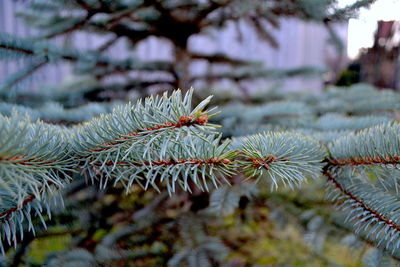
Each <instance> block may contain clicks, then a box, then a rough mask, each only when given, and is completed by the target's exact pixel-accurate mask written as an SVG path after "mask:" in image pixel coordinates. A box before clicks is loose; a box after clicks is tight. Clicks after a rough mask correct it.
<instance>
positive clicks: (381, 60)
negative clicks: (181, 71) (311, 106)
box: [0, 0, 400, 92]
mask: <svg viewBox="0 0 400 267" xmlns="http://www.w3.org/2000/svg"><path fill="white" fill-rule="evenodd" d="M26 2H28V1H13V0H4V1H1V2H0V31H2V32H6V33H12V34H16V35H18V36H21V37H31V36H34V35H35V34H37V33H38V30H37V29H33V28H32V27H30V26H29V25H27V24H25V23H24V22H23V18H24V15H23V14H22V16H16V14H19V13H21V11H22V10H23V8H24V5H26V4H27V3H26ZM354 2H356V1H352V0H340V1H338V6H339V7H346V6H348V5H350V4H352V3H354ZM399 10H400V3H399V1H396V0H378V1H376V2H375V3H373V4H372V5H371V6H370V7H369V8H366V7H363V8H361V10H360V11H359V14H358V15H357V17H354V18H351V19H349V20H346V21H340V22H335V23H332V25H331V26H330V27H331V28H332V31H334V34H335V35H334V36H332V35H331V34H330V32H329V30H328V29H327V28H326V27H325V26H324V25H323V24H321V23H320V22H312V21H311V22H310V21H304V20H303V19H300V18H287V17H281V18H279V27H274V26H271V25H265V27H266V28H267V30H268V33H269V34H270V35H271V37H270V41H271V43H270V44H266V43H265V42H264V41H263V40H262V38H261V39H260V36H259V34H258V33H257V32H256V31H255V30H254V28H252V27H251V26H249V25H248V24H246V23H245V22H241V23H239V25H235V24H233V23H229V24H228V25H226V27H224V29H222V31H221V30H215V31H211V32H208V33H207V34H199V35H196V36H192V37H191V38H190V40H189V47H190V50H191V51H195V52H199V53H207V54H213V53H225V54H226V55H229V56H230V57H233V58H237V59H245V60H254V61H258V62H261V63H262V64H263V65H264V66H265V67H266V68H269V69H294V68H302V67H315V68H319V69H321V70H323V73H322V74H321V75H319V76H315V75H314V76H313V77H304V76H303V77H302V76H301V75H298V76H295V77H288V78H286V79H284V80H282V81H281V83H280V84H279V87H280V88H281V89H283V90H286V91H293V90H295V91H296V90H300V89H307V90H311V91H314V92H320V91H321V90H322V89H323V88H324V85H325V84H338V85H349V84H352V83H355V82H368V83H372V84H374V85H376V86H378V87H382V88H391V89H395V90H396V89H398V88H399V87H400V85H399V84H400V81H399V79H398V78H397V77H398V73H399V72H400V70H399V68H400V63H399V52H398V51H399V40H400V35H399V31H400V29H399V23H398V21H397V20H399V19H400V15H399V12H398V11H399ZM20 15H21V14H20ZM25 15H26V14H25ZM110 36H111V37H112V34H108V35H107V34H102V35H100V36H99V34H97V33H88V32H83V31H82V32H80V31H79V30H78V31H74V32H71V33H70V34H68V35H64V36H56V37H55V38H53V39H52V41H53V42H55V43H56V44H58V45H60V46H64V47H77V48H79V49H82V50H90V49H95V48H96V47H98V46H100V45H101V44H103V43H104V42H105V41H107V40H108V38H110ZM335 38H336V39H335ZM339 42H340V43H339ZM126 53H129V54H130V55H133V56H135V57H138V58H139V59H141V60H145V61H154V60H166V61H173V59H174V53H173V47H172V45H171V43H170V42H169V41H168V40H163V39H162V38H156V37H152V36H149V38H146V39H144V40H142V41H141V42H140V43H138V44H137V46H136V47H135V48H134V49H133V50H132V49H131V48H130V47H129V43H128V42H126V40H124V39H123V38H121V39H120V40H118V41H117V42H116V43H115V44H113V46H112V47H111V48H109V49H108V50H107V54H108V55H110V56H112V57H113V58H123V57H124V55H126ZM23 64H24V63H23V62H21V63H15V62H0V79H3V78H5V77H7V76H8V75H10V74H12V73H14V72H16V71H17V70H18V69H20V67H21V66H22V65H23ZM71 68H73V67H72V65H71V64H68V63H62V64H57V65H51V66H44V67H43V68H42V69H41V70H40V71H39V72H38V73H37V74H36V75H35V77H34V79H30V80H29V81H28V82H29V84H28V86H29V87H30V88H32V90H34V89H35V88H37V86H38V84H42V85H43V84H47V85H52V84H55V83H59V82H68V81H69V80H73V79H74V78H73V74H72V72H71ZM207 68H208V66H207V64H206V63H205V62H196V63H195V64H191V66H190V69H191V70H190V71H191V72H192V73H203V72H205V71H206V70H207ZM274 78H276V77H274ZM113 79H114V80H115V79H117V80H118V78H115V77H114V78H113ZM145 79H146V78H145ZM274 82H276V79H274ZM270 84H274V83H273V82H271V81H268V80H265V79H263V80H262V81H261V82H258V83H257V82H256V81H252V85H251V86H248V87H252V88H254V87H257V86H260V87H262V86H265V85H270ZM194 85H195V84H194ZM255 85H256V86H255ZM218 86H223V87H227V88H228V87H232V86H234V85H232V84H231V83H219V84H218ZM166 89H168V88H166Z"/></svg>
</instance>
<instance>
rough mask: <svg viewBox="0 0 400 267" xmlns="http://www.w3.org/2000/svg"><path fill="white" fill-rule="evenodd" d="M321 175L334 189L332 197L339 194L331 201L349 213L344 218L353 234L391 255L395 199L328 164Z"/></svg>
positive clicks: (396, 226)
mask: <svg viewBox="0 0 400 267" xmlns="http://www.w3.org/2000/svg"><path fill="white" fill-rule="evenodd" d="M333 170H334V171H335V172H336V174H335V175H334V174H333V173H332V172H331V171H333ZM323 174H324V176H325V177H326V178H327V180H328V181H329V182H330V184H332V185H333V187H334V189H335V190H334V191H333V192H332V193H334V192H335V191H336V192H339V193H338V194H336V195H335V196H334V197H333V200H337V201H338V202H339V203H341V208H343V209H345V210H346V209H349V212H348V217H347V218H348V219H350V220H351V221H353V223H354V225H353V227H354V228H355V232H356V234H360V233H361V235H364V233H367V234H366V235H367V237H374V238H372V240H375V241H374V242H375V245H376V246H378V247H383V248H384V249H386V250H388V251H389V252H390V253H391V254H393V255H395V254H396V253H397V250H398V248H399V245H400V217H399V216H398V212H399V210H400V204H399V203H398V201H397V199H396V198H395V197H393V196H392V195H390V194H388V193H387V192H384V191H382V190H381V189H379V188H377V187H376V186H374V185H372V184H370V183H367V182H364V181H361V180H360V179H359V178H356V177H354V176H352V172H351V170H346V169H343V170H341V169H335V167H334V166H331V165H330V164H329V163H328V164H327V165H326V166H325V167H324V168H323ZM341 176H343V178H342V177H341ZM332 193H331V194H332Z"/></svg>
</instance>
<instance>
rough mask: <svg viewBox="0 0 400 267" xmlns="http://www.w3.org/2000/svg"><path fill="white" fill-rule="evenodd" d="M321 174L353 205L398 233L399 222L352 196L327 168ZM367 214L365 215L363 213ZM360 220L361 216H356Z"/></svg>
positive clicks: (399, 231)
mask: <svg viewBox="0 0 400 267" xmlns="http://www.w3.org/2000/svg"><path fill="white" fill-rule="evenodd" d="M323 174H324V175H325V176H326V178H327V179H328V181H329V182H331V183H332V184H333V185H334V186H335V187H336V188H337V189H339V191H340V192H342V194H344V195H345V196H346V197H347V198H348V199H350V200H352V202H353V203H354V205H355V206H357V207H360V208H361V209H362V210H363V211H365V212H367V213H368V214H371V215H372V217H374V218H376V220H377V221H378V223H383V224H385V225H387V226H389V227H390V228H392V229H395V230H396V231H397V232H398V233H399V234H400V224H396V223H395V222H393V220H391V219H389V218H387V217H385V216H384V215H383V214H381V213H379V212H378V211H377V210H375V209H373V208H371V207H370V206H368V205H367V204H365V203H364V202H363V201H362V200H361V199H359V198H357V197H356V196H354V195H353V194H352V193H351V192H350V191H348V190H346V189H344V188H343V186H342V185H341V184H340V183H339V182H338V181H337V180H336V179H335V177H334V176H333V175H332V174H331V173H330V172H329V171H328V168H327V167H325V168H324V171H323ZM364 216H367V215H364ZM358 219H359V220H360V221H361V220H362V218H361V219H360V218H358Z"/></svg>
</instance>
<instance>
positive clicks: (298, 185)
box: [0, 0, 400, 266]
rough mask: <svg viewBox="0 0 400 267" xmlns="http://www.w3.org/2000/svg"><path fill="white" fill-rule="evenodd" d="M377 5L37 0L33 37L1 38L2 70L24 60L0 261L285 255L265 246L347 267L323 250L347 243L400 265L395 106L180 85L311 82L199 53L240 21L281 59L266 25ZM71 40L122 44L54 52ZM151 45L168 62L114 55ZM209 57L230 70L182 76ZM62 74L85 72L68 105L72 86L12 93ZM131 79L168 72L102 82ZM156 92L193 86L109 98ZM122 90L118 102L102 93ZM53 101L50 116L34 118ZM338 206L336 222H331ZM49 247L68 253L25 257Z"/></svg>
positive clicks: (7, 116)
mask: <svg viewBox="0 0 400 267" xmlns="http://www.w3.org/2000/svg"><path fill="white" fill-rule="evenodd" d="M371 2H373V1H365V0H364V1H356V3H355V4H353V5H351V6H348V7H346V8H343V9H338V8H336V6H335V1H330V0H327V1H319V2H318V3H316V2H315V1H305V0H304V1H303V0H301V1H268V2H265V1H257V0H255V1H236V0H221V1H192V0H190V1H172V0H171V1H169V0H168V1H157V0H154V1H123V0H119V1H107V0H99V1H90V0H71V1H65V0H56V1H47V0H37V1H33V2H30V3H29V5H28V8H26V9H25V10H22V11H20V12H19V15H20V16H21V17H23V18H24V20H25V21H27V22H28V23H30V24H31V25H32V26H34V27H37V28H38V29H40V32H39V34H38V35H37V36H34V37H30V38H19V37H15V36H10V35H7V34H4V33H1V34H0V59H2V60H13V59H23V60H26V61H27V64H26V65H25V67H24V68H23V69H22V70H20V71H18V72H17V73H15V74H13V75H11V76H10V77H8V78H7V79H5V80H4V81H2V87H1V90H0V97H1V98H2V100H3V102H1V103H0V113H1V114H2V115H0V137H1V139H0V224H1V227H0V233H1V242H0V245H1V246H0V247H1V250H2V252H3V256H2V258H1V261H2V262H1V265H4V266H18V265H26V266H35V265H44V266H119V265H121V266H132V265H134V266H167V265H169V266H250V265H253V264H257V263H259V262H260V261H261V260H260V261H257V259H255V258H254V257H256V256H254V255H255V254H256V253H257V251H259V249H260V248H262V252H261V254H266V253H268V252H269V251H270V250H271V251H273V250H274V248H273V247H272V246H269V247H266V245H265V243H262V242H263V240H264V239H265V240H268V242H282V240H285V242H286V243H285V247H284V249H282V248H281V247H278V250H279V252H278V253H279V255H282V254H285V253H288V254H289V255H288V256H287V257H284V256H282V257H281V259H279V260H280V261H279V260H277V261H279V265H280V266H284V265H286V266H287V265H296V264H297V262H294V259H293V258H295V257H292V255H291V253H294V252H293V251H294V250H290V249H288V250H287V251H286V250H285V248H286V246H288V247H289V248H292V247H291V246H295V249H298V250H301V249H304V250H305V251H306V253H308V254H309V255H311V256H310V258H308V259H307V260H305V262H310V259H311V260H312V261H313V262H317V263H316V264H319V265H318V266H320V265H326V266H337V265H338V262H339V260H340V259H336V257H333V258H332V257H329V255H328V254H329V253H327V252H326V247H328V245H327V244H331V245H332V244H334V245H332V246H336V245H337V243H340V242H338V239H339V238H342V243H343V244H344V245H343V246H344V247H345V251H347V252H348V251H350V253H354V254H356V253H360V255H361V256H362V257H361V258H362V259H361V258H360V262H359V263H360V264H361V262H362V264H364V265H365V266H394V265H395V264H396V262H397V261H399V259H400V255H399V253H400V233H399V231H400V221H399V220H400V218H399V215H398V214H397V213H398V210H399V209H400V207H399V199H398V198H399V197H398V195H399V190H398V189H399V184H398V181H399V177H400V171H399V170H398V163H399V162H400V151H399V150H400V141H399V140H398V132H399V128H400V125H399V123H398V122H397V121H398V114H399V111H400V107H399V100H400V95H399V94H398V93H396V92H389V91H379V90H377V89H375V88H373V87H370V86H368V85H364V84H360V85H355V86H353V87H350V88H346V89H343V88H334V87H330V88H327V90H326V92H325V93H323V94H319V95H314V94H310V93H305V92H304V93H285V94H283V93H281V92H277V91H267V90H264V92H263V93H262V94H257V93H254V94H250V93H249V95H247V98H246V100H245V101H243V102H242V100H240V99H237V98H232V99H229V97H226V96H225V97H224V99H221V98H218V97H217V98H216V99H214V100H213V99H212V97H211V96H209V97H204V98H203V99H202V100H199V98H200V95H202V94H205V93H204V91H200V90H193V89H187V88H188V86H187V85H188V84H191V83H193V82H194V81H197V80H203V81H204V80H208V79H231V80H233V81H236V82H238V83H240V82H241V81H243V80H247V79H253V78H259V77H264V78H265V76H271V75H272V76H275V77H286V76H291V75H297V74H299V73H302V74H304V73H308V72H310V69H309V68H302V69H294V70H268V69H263V68H262V67H261V66H260V65H259V64H256V63H255V62H248V61H246V60H239V59H234V58H230V57H228V56H226V55H224V54H215V55H204V54H200V53H195V52H193V51H191V50H190V47H189V46H188V40H189V38H190V37H191V36H193V35H195V34H201V33H205V32H206V31H207V30H209V29H219V28H222V27H223V26H224V25H226V24H227V23H228V22H235V23H239V22H240V21H245V22H246V23H248V24H249V25H251V26H252V27H253V28H254V29H255V30H256V31H257V32H258V34H259V36H260V38H261V39H263V40H265V41H267V42H268V43H269V44H270V45H272V46H276V45H277V43H276V41H275V40H274V39H273V37H272V36H271V34H270V33H269V32H268V31H267V30H266V28H265V27H264V26H265V25H264V24H265V23H269V24H270V25H272V26H273V27H276V26H277V25H278V18H279V16H296V17H300V18H303V19H307V20H314V21H317V22H324V23H325V24H326V25H329V23H330V21H335V20H340V19H343V18H347V17H348V16H349V15H351V14H352V13H353V12H354V11H356V9H357V8H358V7H359V6H361V5H367V4H369V3H371ZM78 30H79V31H84V32H90V33H100V34H104V33H112V34H113V38H111V39H109V40H108V41H107V42H106V43H104V44H103V45H102V46H101V47H99V48H98V49H96V50H95V51H78V50H76V49H74V48H65V47H63V48H61V47H58V46H56V45H54V44H53V42H51V39H53V38H55V37H58V36H61V35H65V34H69V33H73V32H76V31H78ZM149 36H156V37H161V38H165V39H167V40H169V41H170V42H171V43H172V45H173V49H174V53H175V60H174V61H173V62H169V61H168V62H164V61H142V60H139V59H138V58H135V57H126V58H124V59H114V58H111V57H109V56H107V53H106V51H107V49H108V48H109V47H110V46H112V45H113V44H115V42H117V41H118V40H119V38H125V39H127V40H128V41H129V43H130V45H131V46H132V48H134V47H135V46H136V45H137V44H138V43H139V42H140V41H142V40H145V39H146V38H148V37H149ZM199 60H203V61H204V60H205V61H207V62H209V64H226V65H228V66H229V68H230V69H229V71H223V72H218V73H214V72H213V73H203V74H200V75H196V76H194V75H192V74H191V73H189V72H188V69H189V65H190V63H192V62H195V61H199ZM64 61H68V62H71V63H73V64H74V66H75V68H74V69H75V71H76V74H77V75H82V77H80V78H79V79H78V81H77V82H76V83H74V84H73V85H71V86H72V87H74V86H75V85H77V84H78V85H79V86H77V88H76V90H75V91H73V92H71V94H70V92H68V90H69V89H70V88H67V89H66V90H65V91H63V90H60V88H50V89H53V90H49V91H43V90H39V92H38V93H34V92H27V91H24V90H20V88H15V85H18V84H20V82H21V81H22V80H24V79H25V78H27V77H29V76H31V75H32V74H33V73H34V72H36V70H38V69H39V68H41V67H43V66H44V65H47V64H52V63H59V62H64ZM133 72H135V73H141V72H143V73H153V74H154V73H163V74H167V76H162V77H163V78H160V79H156V80H154V81H150V80H145V79H143V80H141V79H140V77H139V76H138V77H139V78H137V79H136V78H135V79H132V78H127V79H126V80H124V81H123V82H121V83H120V84H116V85H114V84H107V83H106V82H105V80H106V79H107V78H108V77H110V76H113V75H116V74H121V73H122V74H126V73H130V74H132V73H133ZM127 76H128V75H127ZM165 77H166V78H165ZM162 84H168V85H169V86H168V88H177V87H179V86H181V87H182V88H184V89H186V90H184V92H182V91H180V90H175V91H173V92H166V93H163V94H161V95H160V94H157V93H155V94H154V95H153V96H151V97H147V98H141V99H140V100H137V101H136V102H135V103H120V102H118V101H115V100H116V99H117V98H125V97H126V94H127V93H132V89H133V90H136V89H138V88H139V89H141V92H139V93H138V95H139V96H141V95H145V94H146V93H147V92H149V91H150V89H151V87H152V86H154V85H162ZM64 89H65V88H64ZM146 89H149V90H148V91H144V90H146ZM121 90H122V91H124V95H123V97H109V98H107V97H104V95H102V94H103V93H105V92H108V93H110V91H112V93H111V94H116V92H118V91H121ZM66 91H67V92H66ZM43 96H46V97H48V98H50V99H51V100H52V101H54V102H47V103H45V105H41V104H43V100H42V99H41V97H43ZM90 100H112V101H109V102H101V103H91V102H90ZM88 101H89V103H87V104H85V105H80V104H83V103H86V102H88ZM27 104H28V105H27ZM216 104H220V105H221V107H219V108H218V109H216V108H215V107H214V106H215V105H216ZM217 110H218V111H217ZM219 111H221V112H220V113H219ZM220 125H221V127H220ZM323 186H326V194H325V195H326V196H327V198H326V197H324V196H322V195H323V194H322V192H321V188H322V187H323ZM288 189H289V190H288ZM333 203H337V206H338V207H339V208H340V209H341V210H343V211H341V212H333V210H332V206H333V205H332V204H333ZM293 229H300V230H293ZM282 232H284V233H285V235H284V236H283V237H282V236H281V233H282ZM296 235H297V238H298V236H300V238H301V239H304V242H302V243H301V245H300V244H299V243H297V239H296ZM260 236H261V238H260ZM56 237H62V238H64V239H65V240H64V241H61V242H64V243H63V244H62V245H60V247H57V248H55V249H54V250H52V251H45V252H44V253H43V252H42V254H43V255H42V257H41V258H40V259H38V258H35V257H36V255H33V254H30V251H32V250H33V251H35V246H36V253H37V254H40V249H38V248H37V247H41V246H42V244H43V243H42V242H47V241H48V240H50V242H53V243H52V246H53V245H54V247H56V244H58V243H57V242H60V240H59V239H57V238H56ZM62 238H61V240H63V239H62ZM260 240H261V241H260ZM287 240H289V241H287ZM258 242H261V243H258ZM287 243H290V244H287ZM249 244H252V245H253V247H251V246H249ZM362 246H365V248H367V249H361V247H362ZM13 247H15V248H13ZM38 251H39V252H38ZM296 251H297V250H296ZM360 251H361V252H360ZM285 255H287V254H285ZM352 258H354V257H352ZM336 261H337V262H336ZM339 264H340V263H339Z"/></svg>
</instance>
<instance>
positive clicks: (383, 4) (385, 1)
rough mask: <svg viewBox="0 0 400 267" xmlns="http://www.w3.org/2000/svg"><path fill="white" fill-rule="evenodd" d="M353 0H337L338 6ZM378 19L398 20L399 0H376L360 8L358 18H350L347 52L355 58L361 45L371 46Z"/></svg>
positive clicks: (399, 16) (399, 18)
mask: <svg viewBox="0 0 400 267" xmlns="http://www.w3.org/2000/svg"><path fill="white" fill-rule="evenodd" d="M354 2H355V1H354V0H339V5H340V6H346V5H348V4H351V3H354ZM378 20H386V21H387V20H400V0H377V1H376V2H375V3H374V4H372V5H371V7H370V8H369V9H362V10H361V11H360V12H359V16H358V18H354V19H350V21H349V28H348V48H347V54H348V56H349V57H350V58H355V57H356V56H357V54H358V51H359V49H360V48H362V47H371V46H372V44H373V37H374V32H375V30H376V25H377V21H378Z"/></svg>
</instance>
